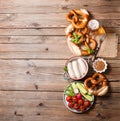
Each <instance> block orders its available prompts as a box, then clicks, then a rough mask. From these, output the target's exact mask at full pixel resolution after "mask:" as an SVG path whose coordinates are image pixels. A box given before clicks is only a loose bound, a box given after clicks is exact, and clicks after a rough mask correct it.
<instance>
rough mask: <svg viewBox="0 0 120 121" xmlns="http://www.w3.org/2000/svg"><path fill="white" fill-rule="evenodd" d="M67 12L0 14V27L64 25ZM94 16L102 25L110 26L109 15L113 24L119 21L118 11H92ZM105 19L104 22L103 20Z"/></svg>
mask: <svg viewBox="0 0 120 121" xmlns="http://www.w3.org/2000/svg"><path fill="white" fill-rule="evenodd" d="M66 14H67V13H44V14H43V13H41V14H15V13H13V14H0V28H41V27H66V26H67V25H68V22H67V21H66V18H65V16H66ZM93 16H94V18H96V19H98V20H99V19H100V20H101V22H102V23H103V25H104V24H105V23H106V25H107V26H109V27H111V25H112V24H107V23H112V20H110V19H111V16H112V18H113V19H116V20H115V21H117V22H114V21H113V24H117V25H116V26H117V27H118V21H120V14H119V13H114V14H113V13H97V14H94V13H93ZM105 20H106V22H105Z"/></svg>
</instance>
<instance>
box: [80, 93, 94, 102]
mask: <svg viewBox="0 0 120 121" xmlns="http://www.w3.org/2000/svg"><path fill="white" fill-rule="evenodd" d="M81 94H82V95H83V96H84V97H85V98H86V99H87V100H89V101H93V100H94V98H93V96H92V95H91V96H90V95H88V94H84V93H83V92H81Z"/></svg>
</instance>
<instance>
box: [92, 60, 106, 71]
mask: <svg viewBox="0 0 120 121" xmlns="http://www.w3.org/2000/svg"><path fill="white" fill-rule="evenodd" d="M98 62H102V63H103V64H104V68H102V69H97V68H96V63H98ZM98 66H99V67H100V65H98ZM101 67H102V65H101ZM93 69H94V71H96V72H99V73H103V72H105V71H106V69H107V63H106V61H105V60H103V59H102V58H98V59H96V60H95V61H94V62H93Z"/></svg>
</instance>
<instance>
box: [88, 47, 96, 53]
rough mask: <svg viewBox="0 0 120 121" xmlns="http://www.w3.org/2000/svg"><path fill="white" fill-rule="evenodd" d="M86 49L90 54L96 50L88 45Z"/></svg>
mask: <svg viewBox="0 0 120 121" xmlns="http://www.w3.org/2000/svg"><path fill="white" fill-rule="evenodd" d="M86 50H87V51H88V53H89V54H93V53H94V52H95V51H94V50H92V49H91V48H88V47H87V48H86Z"/></svg>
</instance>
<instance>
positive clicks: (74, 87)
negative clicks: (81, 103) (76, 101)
mask: <svg viewBox="0 0 120 121" xmlns="http://www.w3.org/2000/svg"><path fill="white" fill-rule="evenodd" d="M72 88H73V90H74V93H75V94H77V93H78V92H79V90H78V88H77V86H76V84H75V83H72Z"/></svg>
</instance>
